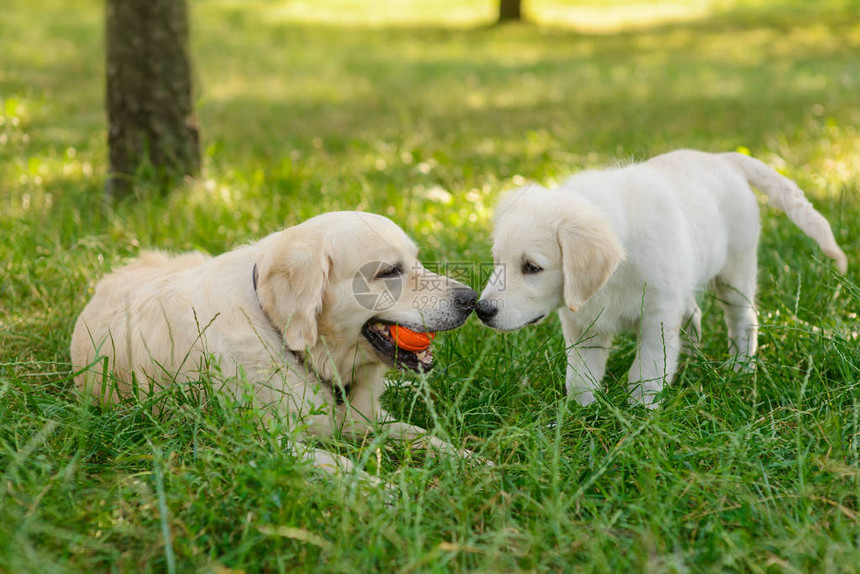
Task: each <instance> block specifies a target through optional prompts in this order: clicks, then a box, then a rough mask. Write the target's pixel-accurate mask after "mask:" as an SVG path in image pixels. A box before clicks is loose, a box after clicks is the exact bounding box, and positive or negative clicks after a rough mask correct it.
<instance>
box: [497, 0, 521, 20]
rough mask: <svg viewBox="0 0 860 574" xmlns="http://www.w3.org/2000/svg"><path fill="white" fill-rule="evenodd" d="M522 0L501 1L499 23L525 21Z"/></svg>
mask: <svg viewBox="0 0 860 574" xmlns="http://www.w3.org/2000/svg"><path fill="white" fill-rule="evenodd" d="M522 4H523V3H522V0H499V23H502V22H519V21H520V20H522V19H523V12H522Z"/></svg>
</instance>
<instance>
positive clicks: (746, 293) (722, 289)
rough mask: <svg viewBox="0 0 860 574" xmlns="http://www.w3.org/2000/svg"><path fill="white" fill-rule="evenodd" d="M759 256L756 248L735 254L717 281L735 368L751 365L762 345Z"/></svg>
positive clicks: (718, 294)
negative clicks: (758, 310) (757, 296)
mask: <svg viewBox="0 0 860 574" xmlns="http://www.w3.org/2000/svg"><path fill="white" fill-rule="evenodd" d="M757 269H758V265H757V257H756V253H755V251H750V252H747V253H744V254H743V255H741V256H739V257H736V258H733V259H732V260H731V261H730V262H729V264H728V265H726V267H725V268H724V269H723V271H722V272H720V275H719V276H718V277H717V281H716V291H717V296H718V298H719V300H720V304H721V305H722V307H723V312H724V313H725V319H726V327H728V331H729V350H730V351H731V352H732V353H733V354H734V355H735V357H736V358H737V362H736V363H735V367H734V368H735V370H736V371H738V370H740V369H743V368H745V367H747V366H748V365H749V362H750V359H751V358H752V357H753V356H754V355H755V352H756V349H757V348H758V317H757V316H756V311H755V303H754V301H755V292H756V274H757Z"/></svg>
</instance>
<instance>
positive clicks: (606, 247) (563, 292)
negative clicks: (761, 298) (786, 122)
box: [478, 150, 847, 407]
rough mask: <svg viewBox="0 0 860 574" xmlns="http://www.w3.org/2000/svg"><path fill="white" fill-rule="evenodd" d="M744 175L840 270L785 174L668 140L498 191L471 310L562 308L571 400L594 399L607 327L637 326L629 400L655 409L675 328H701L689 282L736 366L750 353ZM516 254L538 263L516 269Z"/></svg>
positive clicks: (749, 229)
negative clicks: (714, 304) (709, 290)
mask: <svg viewBox="0 0 860 574" xmlns="http://www.w3.org/2000/svg"><path fill="white" fill-rule="evenodd" d="M750 185H753V186H755V187H757V188H758V189H759V190H761V191H762V192H764V193H765V194H766V195H767V196H768V198H769V199H770V200H771V202H772V203H773V204H774V205H775V206H777V207H779V208H781V209H783V210H784V211H785V212H786V214H787V215H788V217H789V218H790V219H791V220H792V221H794V223H795V224H796V225H797V226H798V227H799V228H800V229H802V230H803V231H804V232H805V233H806V234H807V235H809V236H810V237H812V238H813V239H814V240H815V241H816V242H817V243H818V245H819V246H820V247H821V249H822V250H823V251H824V253H825V254H826V255H828V256H829V257H831V258H832V259H834V260H835V261H836V266H837V268H838V270H839V271H840V272H842V273H844V272H845V270H846V268H847V260H846V257H845V254H844V253H843V252H842V251H841V250H840V249H839V246H838V245H837V244H836V241H835V240H834V237H833V233H832V231H831V229H830V225H829V224H828V223H827V221H826V220H825V219H824V217H822V216H821V214H819V213H818V212H817V211H815V209H814V208H813V207H812V205H811V204H810V203H809V201H808V200H807V199H806V197H805V196H804V195H803V192H802V191H801V190H800V189H798V187H797V185H795V184H794V182H792V181H790V180H788V179H786V178H785V177H783V176H781V175H779V174H778V173H776V172H775V171H773V170H772V169H770V168H769V167H767V166H766V165H764V164H763V163H761V162H760V161H758V160H755V159H752V158H750V157H747V156H744V155H741V154H737V153H727V154H708V153H703V152H698V151H692V150H680V151H675V152H672V153H668V154H665V155H661V156H658V157H655V158H653V159H651V160H649V161H646V162H644V163H641V164H636V165H629V166H625V167H619V168H615V169H608V170H601V171H587V172H584V173H581V174H579V175H576V176H574V177H572V178H571V179H570V180H568V181H567V182H565V183H564V184H562V185H561V186H560V187H559V188H557V189H553V190H548V189H543V188H541V187H539V186H529V187H526V188H523V189H520V190H517V191H514V192H512V193H510V194H508V195H507V196H506V197H505V198H504V199H503V200H502V202H501V204H500V205H499V207H498V209H497V215H496V224H495V231H494V246H493V256H494V259H495V263H496V265H497V266H498V270H497V274H496V280H495V281H493V282H491V283H490V284H488V285H487V287H486V288H485V289H484V292H483V293H482V295H481V301H480V302H479V303H478V309H479V315H482V313H481V310H482V309H490V308H493V309H496V310H497V312H496V314H495V315H494V316H492V318H489V319H488V320H486V321H485V323H487V325H489V326H490V327H493V328H496V329H500V330H512V329H518V328H520V327H522V326H524V325H526V324H529V323H533V322H537V321H539V320H541V319H542V318H543V317H545V316H546V315H547V314H549V313H550V312H551V311H553V310H555V309H557V308H559V307H561V308H560V309H559V316H560V318H561V323H562V327H563V330H564V336H565V341H566V345H567V348H568V366H567V376H566V387H567V392H568V394H570V395H572V396H574V397H576V399H577V400H578V401H579V402H580V403H582V404H588V403H590V402H592V401H594V394H593V391H594V389H596V388H597V387H598V385H599V384H600V381H601V379H602V378H603V375H604V372H605V369H606V359H607V356H608V353H609V347H610V345H611V343H612V336H613V335H614V334H615V333H616V332H617V331H619V330H620V329H623V328H634V329H636V331H637V332H638V333H637V334H638V338H639V345H638V349H637V352H636V357H635V359H634V361H633V365H632V367H631V368H630V371H629V374H628V383H629V385H630V392H631V399H632V400H634V401H637V402H641V403H643V404H645V405H647V406H652V407H653V406H656V405H655V402H654V396H655V395H656V394H657V393H658V392H659V391H660V390H661V389H662V388H663V385H664V382H670V381H671V380H672V377H673V376H674V374H675V370H676V365H677V361H678V354H679V351H680V349H681V329H682V327H685V326H686V327H687V330H688V333H689V335H690V337H691V338H692V339H694V340H695V339H697V338H698V336H699V333H700V331H701V325H700V323H701V311H700V310H699V308H698V305H697V304H696V294H697V292H698V291H700V290H701V289H704V288H706V287H708V286H710V285H713V286H714V288H715V290H716V292H717V295H718V297H719V300H720V302H721V303H722V305H723V308H724V310H725V318H726V323H727V325H728V330H729V338H730V345H731V347H732V350H733V351H734V352H735V353H736V355H737V358H738V361H739V364H743V363H744V362H745V361H748V359H749V358H750V357H752V356H753V355H754V354H755V351H756V338H757V328H758V327H757V319H756V313H755V308H754V299H755V293H756V273H757V262H756V257H757V256H756V253H757V247H758V239H759V233H760V229H761V224H760V221H759V208H758V203H757V200H756V197H755V195H754V194H753V193H752V191H751V189H750ZM526 260H527V261H529V262H531V263H532V264H533V265H536V266H538V267H540V268H542V271H541V272H539V273H536V274H527V273H524V272H523V268H522V267H523V262H524V261H526ZM502 276H504V281H502V280H501V277H502ZM483 318H485V319H487V316H485V317H483Z"/></svg>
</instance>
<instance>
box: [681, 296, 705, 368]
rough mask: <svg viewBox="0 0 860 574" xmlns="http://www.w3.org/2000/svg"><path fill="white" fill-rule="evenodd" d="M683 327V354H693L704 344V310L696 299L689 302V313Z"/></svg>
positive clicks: (687, 312)
mask: <svg viewBox="0 0 860 574" xmlns="http://www.w3.org/2000/svg"><path fill="white" fill-rule="evenodd" d="M681 325H682V326H683V328H684V334H685V337H684V338H683V342H682V344H681V352H682V353H686V354H692V353H693V351H694V350H695V349H697V348H698V347H699V345H701V342H702V310H701V309H700V308H699V305H698V304H697V303H696V300H695V299H691V300H690V301H688V302H687V311H686V313H685V315H684V320H683V321H682V322H681Z"/></svg>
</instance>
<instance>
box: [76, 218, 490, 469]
mask: <svg viewBox="0 0 860 574" xmlns="http://www.w3.org/2000/svg"><path fill="white" fill-rule="evenodd" d="M416 255H417V248H416V246H415V244H414V243H413V242H412V241H411V240H410V239H409V238H408V237H407V236H406V234H405V233H404V232H403V231H402V230H401V229H400V228H399V227H398V226H397V225H395V224H394V223H392V222H391V221H390V220H389V219H387V218H385V217H381V216H379V215H373V214H370V213H359V212H336V213H328V214H324V215H320V216H317V217H314V218H312V219H309V220H307V221H305V222H304V223H302V224H300V225H296V226H295V227H291V228H289V229H287V230H285V231H281V232H278V233H273V234H272V235H269V236H268V237H266V238H265V239H263V240H261V241H259V242H257V243H254V244H252V245H248V246H245V247H241V248H239V249H236V250H234V251H230V252H228V253H225V254H223V255H220V256H218V257H214V258H210V257H207V256H205V255H201V254H198V253H192V254H186V255H179V256H169V255H166V254H163V253H159V252H154V253H146V254H144V255H142V256H141V257H140V258H139V259H138V260H137V261H135V262H134V263H132V264H131V265H129V266H127V267H124V268H121V269H119V270H117V271H114V272H113V273H111V274H110V275H108V276H106V277H105V278H103V279H102V280H101V281H100V282H99V283H98V284H97V285H96V289H95V294H94V295H93V298H92V300H91V301H90V302H89V303H88V304H87V306H86V308H85V309H84V311H83V312H82V313H81V316H80V317H79V318H78V321H77V324H76V325H75V331H74V334H73V335H72V343H71V357H72V363H73V365H74V366H75V368H76V369H84V370H83V371H82V372H81V373H80V374H79V375H78V376H77V377H76V379H75V382H76V384H77V386H78V387H79V389H81V390H82V391H85V392H88V393H94V394H95V395H97V396H98V397H101V398H102V399H103V400H105V401H116V400H118V399H120V398H122V397H128V396H130V395H132V394H133V393H137V392H142V391H141V390H143V391H146V392H150V391H152V390H157V389H158V388H160V387H162V386H163V385H165V384H174V383H186V382H192V381H197V380H200V375H201V371H204V370H208V371H209V372H210V373H213V372H214V373H218V375H217V376H218V379H219V380H221V381H223V388H222V390H223V391H225V392H228V393H230V394H232V395H233V396H235V397H239V396H241V395H242V393H243V391H244V392H247V390H248V389H250V390H251V392H252V394H253V396H254V399H255V401H256V403H257V405H258V406H260V407H261V408H263V409H267V410H270V412H273V413H274V414H276V415H279V416H280V417H282V418H283V419H284V420H289V421H293V420H296V419H298V420H300V421H301V424H304V425H307V426H306V427H305V428H306V431H307V432H310V433H312V434H315V435H319V436H323V437H328V436H331V435H332V433H333V432H334V431H335V429H337V428H339V429H341V430H342V431H343V432H344V434H346V435H362V434H364V433H366V432H368V431H369V430H370V429H371V428H372V427H373V426H374V424H375V423H387V426H386V428H387V429H389V430H390V432H391V434H392V435H394V436H396V437H398V438H402V439H406V440H413V439H416V438H418V437H422V436H423V435H424V434H425V431H424V430H423V429H420V428H417V427H414V426H411V425H408V424H404V423H401V422H393V421H390V417H389V415H388V414H387V413H386V412H385V411H384V410H383V408H382V406H381V405H380V401H379V399H380V395H381V394H382V392H383V390H384V387H385V377H384V374H385V371H386V369H387V368H389V367H392V366H396V367H398V368H402V369H408V370H412V371H419V372H420V371H429V370H430V369H432V368H433V357H432V354H431V352H430V351H429V350H426V351H420V352H411V351H408V350H405V349H402V348H399V347H398V346H397V345H396V344H395V341H394V340H393V339H392V337H391V335H390V333H389V329H388V326H389V325H392V324H398V325H401V326H403V327H407V328H409V329H411V330H413V331H417V332H425V331H444V330H448V329H454V328H455V327H458V326H460V325H461V324H462V323H463V322H464V321H465V320H466V318H467V317H468V316H469V314H470V313H471V311H472V309H473V307H474V303H475V301H476V300H477V294H476V293H475V292H474V291H472V290H471V289H469V288H468V287H466V286H464V285H461V284H459V283H457V282H455V281H453V280H450V279H448V278H447V277H443V276H439V275H435V274H433V273H431V272H430V271H428V270H427V269H425V268H424V267H423V266H422V265H421V264H420V263H419V261H418V260H417V259H416ZM431 303H432V305H431ZM213 367H217V369H213ZM105 373H108V378H107V379H106V378H105V376H104V375H105ZM428 442H429V444H430V445H432V446H433V447H435V448H437V449H441V450H445V451H449V452H453V451H454V449H453V447H451V446H450V445H448V444H447V443H443V442H442V441H439V440H438V439H435V438H429V439H426V442H425V443H424V444H427V443H428ZM308 454H309V456H311V457H312V458H313V460H314V461H315V462H316V463H317V464H318V465H320V466H323V467H325V466H331V465H338V466H346V467H349V466H350V464H349V461H347V460H346V459H343V458H341V457H336V456H334V455H330V454H329V453H326V452H324V451H320V450H316V451H310V452H309V453H308Z"/></svg>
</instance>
